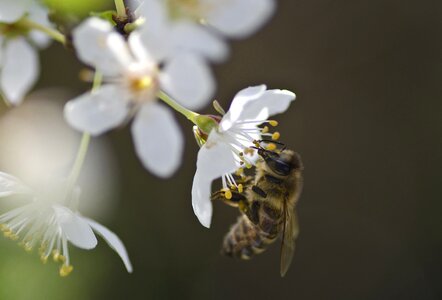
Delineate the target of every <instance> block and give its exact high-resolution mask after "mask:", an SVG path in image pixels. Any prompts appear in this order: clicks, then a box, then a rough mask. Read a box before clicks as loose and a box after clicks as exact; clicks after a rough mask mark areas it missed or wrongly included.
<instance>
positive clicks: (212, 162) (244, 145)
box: [192, 85, 295, 227]
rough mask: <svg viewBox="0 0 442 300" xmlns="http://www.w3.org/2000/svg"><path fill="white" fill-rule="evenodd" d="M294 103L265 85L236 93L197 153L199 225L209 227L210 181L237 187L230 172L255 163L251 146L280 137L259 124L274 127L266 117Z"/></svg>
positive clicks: (290, 96) (194, 202)
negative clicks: (228, 107)
mask: <svg viewBox="0 0 442 300" xmlns="http://www.w3.org/2000/svg"><path fill="white" fill-rule="evenodd" d="M293 100H295V94H294V93H292V92H290V91H286V90H267V89H266V86H265V85H260V86H255V87H249V88H246V89H244V90H242V91H240V92H239V93H237V94H236V96H235V98H234V99H233V101H232V104H231V106H230V109H229V111H228V112H227V113H226V114H225V115H224V116H223V117H222V119H221V121H220V122H219V125H218V127H217V128H214V129H213V130H212V131H211V132H210V133H209V135H208V137H207V138H206V142H205V144H204V145H203V146H202V147H201V149H200V151H199V153H198V160H197V170H196V173H195V177H194V180H193V186H192V206H193V209H194V212H195V214H196V216H197V217H198V219H199V221H200V222H201V224H202V225H204V226H205V227H210V222H211V218H212V203H211V200H210V195H211V184H212V181H213V180H215V179H217V178H219V177H222V179H223V188H224V189H226V190H229V189H230V187H232V186H235V187H236V188H238V186H237V184H236V182H235V180H234V178H233V176H232V175H231V173H233V172H235V171H236V170H238V169H239V168H243V167H245V166H252V165H254V164H255V162H256V159H257V153H256V151H252V150H251V148H250V147H251V146H254V145H255V144H256V141H258V140H260V139H262V138H263V137H264V138H265V137H269V138H272V137H273V139H274V140H277V139H278V138H279V133H278V132H274V133H270V132H269V127H268V126H264V127H262V126H259V125H261V124H264V123H268V124H269V125H271V126H276V125H277V122H276V121H274V120H268V118H269V117H270V116H272V115H275V114H279V113H282V112H284V111H286V110H287V109H288V107H289V105H290V103H291V102H292V101H293Z"/></svg>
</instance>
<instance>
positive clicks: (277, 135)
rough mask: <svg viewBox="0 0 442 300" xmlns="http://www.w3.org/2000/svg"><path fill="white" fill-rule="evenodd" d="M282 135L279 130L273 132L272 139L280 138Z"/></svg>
mask: <svg viewBox="0 0 442 300" xmlns="http://www.w3.org/2000/svg"><path fill="white" fill-rule="evenodd" d="M280 137H281V134H280V133H279V132H278V131H276V132H274V133H273V134H272V140H274V141H277V140H279V138H280Z"/></svg>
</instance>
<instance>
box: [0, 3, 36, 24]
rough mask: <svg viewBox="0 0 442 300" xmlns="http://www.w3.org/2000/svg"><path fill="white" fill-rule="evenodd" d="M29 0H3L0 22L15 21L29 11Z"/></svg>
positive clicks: (0, 7)
mask: <svg viewBox="0 0 442 300" xmlns="http://www.w3.org/2000/svg"><path fill="white" fill-rule="evenodd" d="M29 4H30V1H29V0H2V1H0V22H2V23H14V22H16V21H18V20H19V19H20V18H21V17H22V16H23V15H24V14H25V13H26V11H27V9H28V6H29Z"/></svg>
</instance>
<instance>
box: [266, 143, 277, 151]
mask: <svg viewBox="0 0 442 300" xmlns="http://www.w3.org/2000/svg"><path fill="white" fill-rule="evenodd" d="M266 149H267V150H269V151H274V150H276V145H275V144H274V143H269V144H268V145H267V146H266Z"/></svg>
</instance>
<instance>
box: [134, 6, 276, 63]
mask: <svg viewBox="0 0 442 300" xmlns="http://www.w3.org/2000/svg"><path fill="white" fill-rule="evenodd" d="M137 5H138V1H137V2H135V4H134V5H133V6H135V7H136V6H137ZM274 9H275V1H274V0H224V1H220V0H167V1H164V0H144V1H143V2H142V4H141V5H140V6H139V7H138V8H137V9H136V13H137V15H139V16H141V17H143V18H144V19H145V24H144V25H143V26H142V27H141V32H142V34H143V36H145V38H144V40H145V41H146V43H148V45H149V46H150V45H153V46H154V47H155V48H156V49H158V48H160V47H161V48H163V47H165V48H168V49H169V51H175V52H179V51H187V52H196V53H198V54H201V55H203V56H204V57H206V58H208V59H210V60H214V61H222V60H223V59H225V58H226V56H227V54H228V48H227V46H226V44H225V41H224V40H223V39H222V36H223V35H224V36H226V37H231V38H244V37H247V36H249V35H251V34H252V33H254V32H255V31H256V30H258V29H259V28H260V27H261V26H262V25H263V24H264V23H265V22H266V21H267V20H268V19H269V18H270V16H271V15H272V14H273V12H274ZM163 53H164V52H163Z"/></svg>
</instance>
